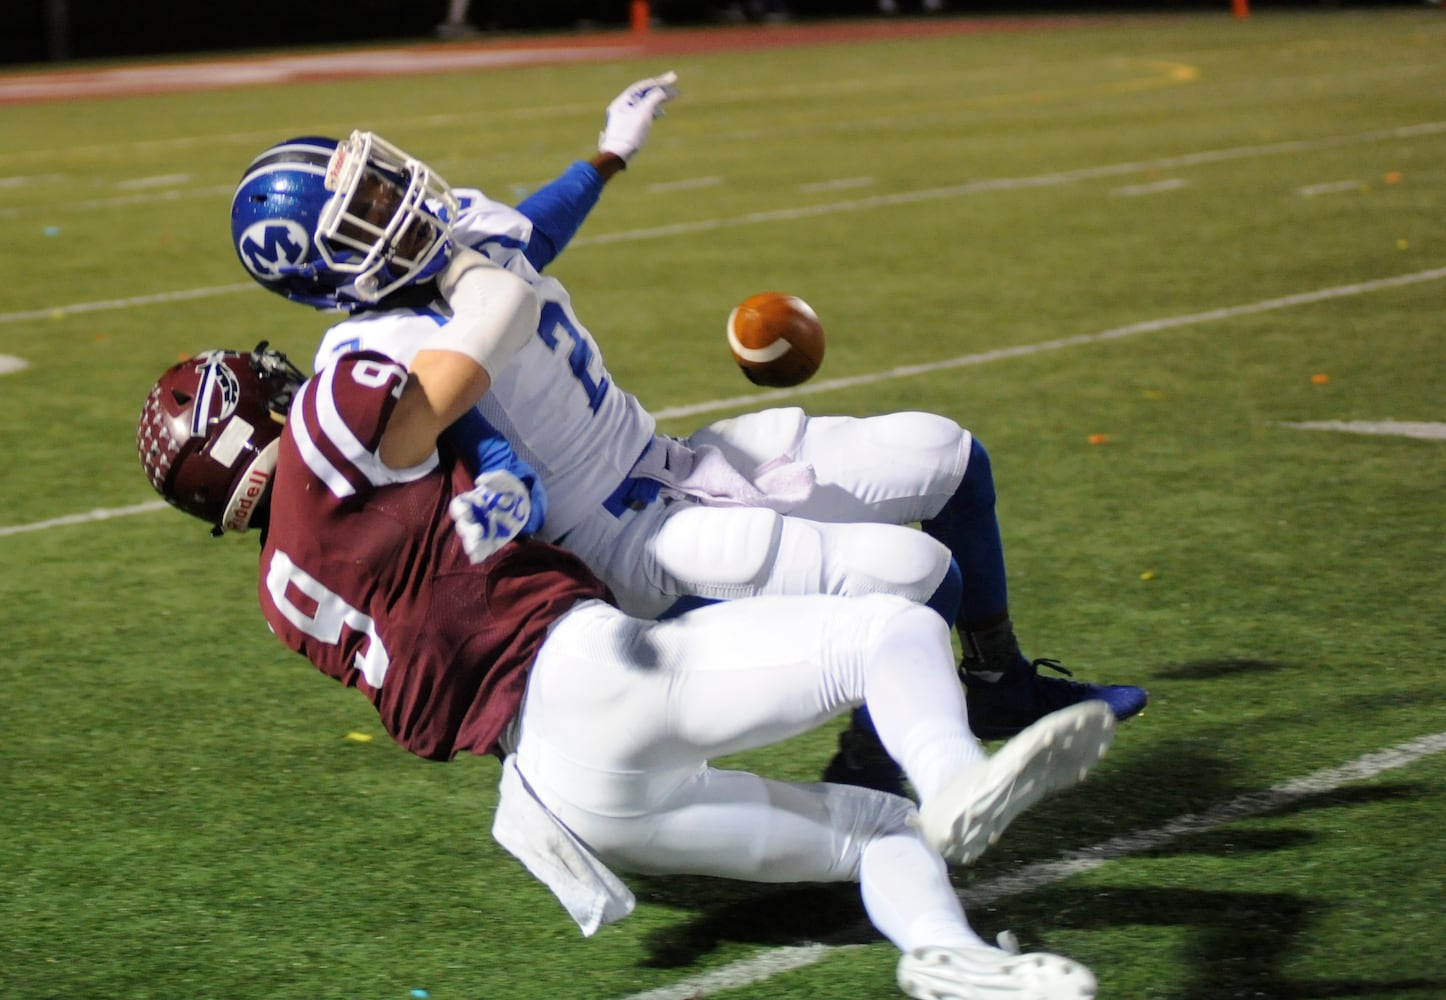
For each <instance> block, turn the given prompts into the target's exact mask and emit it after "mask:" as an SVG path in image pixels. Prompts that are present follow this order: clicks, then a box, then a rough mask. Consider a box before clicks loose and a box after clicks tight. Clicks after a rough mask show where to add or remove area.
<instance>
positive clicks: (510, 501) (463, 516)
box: [448, 469, 532, 563]
mask: <svg viewBox="0 0 1446 1000" xmlns="http://www.w3.org/2000/svg"><path fill="white" fill-rule="evenodd" d="M448 513H450V514H451V515H452V522H453V523H454V524H455V525H456V526H457V535H458V536H459V537H460V538H461V539H462V547H463V548H464V549H466V550H467V558H468V559H471V560H472V562H474V563H480V562H481V561H482V560H484V559H486V558H487V557H488V556H490V555H492V554H493V553H494V552H496V551H497V550H498V549H500V548H502V546H504V545H506V544H507V543H508V542H510V541H512V539H514V538H516V537H517V536H518V535H520V534H521V533H522V530H523V529H524V528H526V527H527V519H528V518H529V517H530V516H531V514H532V499H531V497H530V496H529V494H528V491H527V487H526V486H525V485H523V483H522V480H520V479H518V478H517V477H516V476H514V475H513V474H512V473H510V472H508V471H507V470H506V469H493V470H492V471H490V472H484V473H482V475H480V476H478V477H477V479H476V480H475V484H474V486H473V488H472V489H470V490H468V491H467V492H466V493H460V494H458V495H457V496H455V497H453V498H452V503H451V505H450V506H449V507H448Z"/></svg>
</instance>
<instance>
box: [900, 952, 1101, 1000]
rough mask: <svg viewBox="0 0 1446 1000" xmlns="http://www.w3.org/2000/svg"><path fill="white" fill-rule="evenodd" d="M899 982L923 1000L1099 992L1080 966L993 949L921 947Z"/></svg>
mask: <svg viewBox="0 0 1446 1000" xmlns="http://www.w3.org/2000/svg"><path fill="white" fill-rule="evenodd" d="M898 983H899V989H901V990H903V991H904V992H905V993H907V994H908V995H909V996H911V997H915V998H918V1000H1091V998H1092V997H1094V995H1095V992H1096V989H1097V987H1096V984H1095V977H1094V974H1093V973H1092V972H1090V970H1089V969H1087V968H1085V967H1084V966H1083V965H1080V964H1079V963H1078V962H1073V961H1070V960H1069V959H1067V958H1063V957H1061V956H1059V955H1050V954H1046V953H1043V952H1040V953H1036V954H1030V955H996V954H995V951H994V949H993V948H988V947H981V948H919V949H916V950H914V951H912V952H910V953H909V954H907V955H905V956H904V957H903V958H901V959H900V960H899V971H898Z"/></svg>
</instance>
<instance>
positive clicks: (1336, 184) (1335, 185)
mask: <svg viewBox="0 0 1446 1000" xmlns="http://www.w3.org/2000/svg"><path fill="white" fill-rule="evenodd" d="M1364 186H1365V185H1363V184H1362V183H1361V182H1360V181H1332V182H1330V183H1329V184H1307V185H1306V186H1305V187H1302V188H1296V189H1295V190H1296V193H1297V194H1301V195H1304V196H1305V197H1307V198H1314V197H1315V196H1316V195H1318V194H1340V193H1341V192H1343V191H1359V190H1361V188H1363V187H1364Z"/></svg>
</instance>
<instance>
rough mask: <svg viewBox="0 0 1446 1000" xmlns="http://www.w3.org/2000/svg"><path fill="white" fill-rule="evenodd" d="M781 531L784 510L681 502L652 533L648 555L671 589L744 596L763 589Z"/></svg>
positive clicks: (674, 590) (709, 594) (775, 555)
mask: <svg viewBox="0 0 1446 1000" xmlns="http://www.w3.org/2000/svg"><path fill="white" fill-rule="evenodd" d="M782 531H783V517H782V515H780V514H778V513H776V512H775V511H771V510H767V509H764V508H761V507H703V506H698V505H692V504H687V505H679V507H678V508H677V510H676V511H675V512H673V513H672V514H670V516H669V517H668V519H667V520H666V521H665V522H664V523H663V526H662V528H661V529H660V530H659V531H658V533H657V534H656V535H655V536H654V537H653V540H652V543H651V549H652V557H653V560H654V561H655V562H656V564H657V567H658V569H659V570H660V571H661V573H662V576H663V587H664V589H665V590H666V591H668V592H670V593H678V594H698V595H700V596H702V597H713V598H719V599H725V600H726V599H732V598H735V597H747V596H751V595H753V594H757V593H760V592H762V591H763V589H764V582H765V581H766V580H767V578H768V576H769V574H770V572H771V571H772V568H773V565H774V562H775V560H776V558H777V555H778V543H779V538H780V535H781V534H782Z"/></svg>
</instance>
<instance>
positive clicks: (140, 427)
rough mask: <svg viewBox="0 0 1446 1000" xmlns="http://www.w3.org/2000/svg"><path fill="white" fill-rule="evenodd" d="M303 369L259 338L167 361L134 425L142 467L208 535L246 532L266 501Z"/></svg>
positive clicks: (167, 495)
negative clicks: (249, 344)
mask: <svg viewBox="0 0 1446 1000" xmlns="http://www.w3.org/2000/svg"><path fill="white" fill-rule="evenodd" d="M305 380H306V376H304V375H302V374H301V372H300V371H299V370H298V369H297V368H296V366H295V365H293V364H292V363H291V362H290V361H289V360H287V358H286V355H284V354H282V353H281V352H280V351H273V350H270V349H268V348H267V346H266V342H265V341H262V342H261V343H260V344H258V345H257V347H256V349H255V350H254V351H251V352H249V353H248V352H244V351H207V352H206V353H205V354H198V355H197V356H196V357H194V358H191V359H189V360H187V361H182V362H181V363H180V364H177V365H173V366H171V368H169V369H168V370H167V371H166V373H165V374H164V375H162V376H161V377H160V380H159V381H157V382H156V384H155V387H154V388H152V389H151V394H150V396H148V397H147V398H146V405H145V406H144V407H143V408H142V409H141V419H140V423H139V424H137V426H136V447H137V449H138V450H139V451H140V454H141V467H142V468H143V469H144V470H145V473H146V475H147V477H149V478H150V481H151V485H152V486H154V487H155V488H156V492H157V493H159V494H160V495H161V496H162V497H164V498H165V499H166V502H167V503H169V504H171V505H172V506H173V507H178V508H180V509H181V510H183V511H185V512H186V513H187V514H191V515H194V516H195V517H199V518H200V519H201V520H203V521H209V522H210V523H211V524H212V525H213V528H212V530H211V534H213V535H219V534H221V533H223V532H226V531H237V532H240V531H245V530H246V529H247V528H248V527H250V525H251V520H252V518H253V516H254V515H255V514H256V512H257V510H258V509H260V508H262V507H263V506H264V505H265V501H266V494H267V491H268V489H269V488H270V485H271V473H272V472H273V471H274V470H275V468H276V452H277V448H278V447H279V444H280V438H281V430H282V425H283V424H284V423H285V421H286V411H287V410H288V409H289V408H290V406H291V400H292V398H293V397H294V396H295V394H296V390H297V387H298V386H300V385H301V383H302V382H304V381H305Z"/></svg>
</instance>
